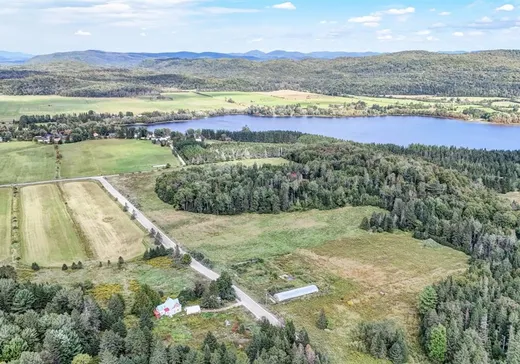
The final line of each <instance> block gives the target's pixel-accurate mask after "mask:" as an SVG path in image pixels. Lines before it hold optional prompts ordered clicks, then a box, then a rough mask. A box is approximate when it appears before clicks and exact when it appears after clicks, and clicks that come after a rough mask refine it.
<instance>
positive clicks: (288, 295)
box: [274, 285, 319, 302]
mask: <svg viewBox="0 0 520 364" xmlns="http://www.w3.org/2000/svg"><path fill="white" fill-rule="evenodd" d="M317 292H319V289H318V287H316V286H315V285H311V286H307V287H301V288H296V289H293V290H290V291H285V292H280V293H276V294H275V295H274V299H275V301H276V302H283V301H287V300H290V299H293V298H297V297H302V296H307V295H309V294H312V293H317Z"/></svg>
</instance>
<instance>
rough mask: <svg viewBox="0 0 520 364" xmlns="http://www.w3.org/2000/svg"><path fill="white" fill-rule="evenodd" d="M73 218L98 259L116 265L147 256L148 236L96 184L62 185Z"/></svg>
mask: <svg viewBox="0 0 520 364" xmlns="http://www.w3.org/2000/svg"><path fill="white" fill-rule="evenodd" d="M61 188H62V190H63V195H64V198H65V201H66V202H67V204H68V207H69V208H70V209H71V211H72V217H73V219H74V220H75V221H76V222H77V223H78V224H79V226H80V228H81V230H82V231H83V233H84V236H85V238H86V240H87V241H88V243H89V245H90V249H91V250H92V253H93V255H94V258H95V259H98V260H100V261H106V260H111V261H113V262H115V261H117V259H118V258H119V257H120V256H122V257H123V258H124V259H125V260H127V259H132V258H135V257H137V256H140V255H141V254H143V252H144V250H145V245H144V243H143V239H144V237H145V233H144V232H143V231H142V230H141V229H140V228H139V227H138V226H137V225H136V224H135V223H133V222H132V221H131V220H130V217H129V216H128V215H127V214H125V213H124V212H123V210H121V209H120V208H119V206H118V205H117V204H116V202H115V201H112V200H111V199H110V198H109V196H108V195H107V194H106V193H105V192H104V191H103V190H102V189H101V187H100V186H99V185H97V184H96V183H94V182H71V183H64V184H62V186H61Z"/></svg>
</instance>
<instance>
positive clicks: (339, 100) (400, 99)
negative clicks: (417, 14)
mask: <svg viewBox="0 0 520 364" xmlns="http://www.w3.org/2000/svg"><path fill="white" fill-rule="evenodd" d="M358 101H363V102H365V103H366V104H367V105H368V106H372V105H374V104H378V105H380V106H387V105H394V104H409V103H410V102H414V103H420V104H425V105H426V106H432V107H433V106H435V105H436V104H440V105H444V106H446V107H449V108H451V107H455V108H456V109H457V110H459V111H462V110H463V109H465V108H467V107H474V108H477V109H482V110H485V111H488V112H492V111H496V110H494V108H505V109H504V110H506V109H507V110H506V111H510V110H509V109H512V107H513V106H515V105H516V106H518V104H517V103H514V102H511V101H507V100H506V99H500V98H462V99H460V100H459V101H455V100H453V99H451V98H436V97H432V96H424V97H423V96H391V97H367V96H353V95H351V96H348V97H338V96H327V95H320V94H315V93H308V92H301V91H290V90H281V91H272V92H231V91H230V92H206V93H204V94H198V93H195V92H190V91H185V92H165V93H163V94H162V97H161V98H157V97H145V96H143V97H135V98H83V97H61V96H4V95H0V120H3V121H11V120H13V119H18V118H19V117H20V116H22V115H47V114H51V115H52V114H60V113H64V114H70V113H82V112H83V113H84V112H88V111H90V110H93V111H96V112H110V113H118V112H127V111H131V112H133V113H134V114H140V113H145V112H153V111H162V112H171V111H174V110H178V109H187V110H201V111H203V110H217V109H239V110H240V109H245V108H247V107H248V106H251V105H265V106H277V105H295V104H300V105H302V106H308V105H317V106H320V107H328V106H329V105H330V104H343V103H352V102H358ZM488 101H491V103H489V102H488ZM490 106H492V107H490Z"/></svg>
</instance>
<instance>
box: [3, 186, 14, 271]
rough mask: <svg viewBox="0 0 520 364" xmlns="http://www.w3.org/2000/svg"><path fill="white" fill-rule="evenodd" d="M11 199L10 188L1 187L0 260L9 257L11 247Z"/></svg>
mask: <svg viewBox="0 0 520 364" xmlns="http://www.w3.org/2000/svg"><path fill="white" fill-rule="evenodd" d="M11 199H12V191H11V189H10V188H0V262H1V261H3V260H7V259H8V258H9V255H10V254H9V250H10V248H11Z"/></svg>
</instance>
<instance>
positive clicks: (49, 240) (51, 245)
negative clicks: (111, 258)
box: [20, 184, 87, 267]
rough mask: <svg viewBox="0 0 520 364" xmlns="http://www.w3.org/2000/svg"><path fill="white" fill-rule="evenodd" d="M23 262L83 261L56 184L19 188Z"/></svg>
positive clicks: (77, 235)
mask: <svg viewBox="0 0 520 364" xmlns="http://www.w3.org/2000/svg"><path fill="white" fill-rule="evenodd" d="M20 198H21V209H20V221H21V223H20V232H21V238H22V242H21V258H22V262H23V263H25V264H27V265H30V264H31V263H34V262H36V263H38V264H39V265H42V266H49V267H57V266H61V265H62V264H63V263H67V264H70V263H72V261H78V260H80V261H85V260H86V258H87V254H86V251H85V248H84V245H83V244H82V241H81V238H80V236H79V234H78V232H77V231H76V229H75V227H74V222H73V221H72V219H71V217H70V215H69V213H68V212H67V208H66V206H65V204H64V201H63V199H62V196H61V193H60V190H59V188H58V186H57V185H54V184H48V185H38V186H29V187H24V188H22V189H21V190H20Z"/></svg>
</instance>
